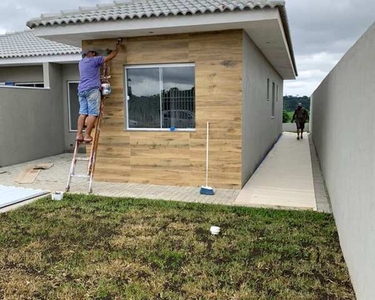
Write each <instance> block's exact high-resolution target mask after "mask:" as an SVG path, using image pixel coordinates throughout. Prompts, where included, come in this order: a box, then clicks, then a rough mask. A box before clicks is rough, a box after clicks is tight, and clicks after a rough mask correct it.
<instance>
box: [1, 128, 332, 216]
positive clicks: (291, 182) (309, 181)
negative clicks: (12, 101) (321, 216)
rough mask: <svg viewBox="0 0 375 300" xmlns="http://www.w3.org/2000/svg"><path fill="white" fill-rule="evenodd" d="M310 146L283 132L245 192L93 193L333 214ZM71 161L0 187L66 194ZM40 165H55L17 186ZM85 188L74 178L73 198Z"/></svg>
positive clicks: (101, 187) (135, 189)
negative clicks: (39, 170)
mask: <svg viewBox="0 0 375 300" xmlns="http://www.w3.org/2000/svg"><path fill="white" fill-rule="evenodd" d="M311 145H312V144H311V143H309V140H308V139H307V138H305V139H304V140H303V141H297V140H296V135H295V134H291V133H284V134H283V136H282V138H281V139H280V141H279V142H278V143H277V144H276V145H275V147H274V149H273V150H272V151H271V152H270V153H269V155H268V156H267V158H266V159H265V161H264V162H263V163H262V165H261V166H260V167H259V169H258V170H257V171H256V172H255V174H254V175H253V176H252V178H251V179H250V181H249V182H248V183H247V184H246V186H245V187H244V189H243V190H242V191H239V190H229V189H215V195H214V196H203V195H200V193H199V190H200V188H199V187H177V186H158V185H146V184H135V183H106V182H94V194H96V195H102V196H114V197H135V198H148V199H164V200H174V201H183V202H199V203H215V204H224V205H241V206H256V207H274V208H288V209H312V210H318V211H323V212H331V209H330V205H329V199H328V197H327V196H326V191H325V188H324V182H323V178H322V176H321V172H320V168H319V163H318V159H317V157H316V154H315V149H314V148H313V146H311ZM71 158H72V154H62V155H57V156H53V157H48V158H44V159H40V160H36V161H33V162H28V163H25V164H19V165H14V166H10V167H5V168H1V169H0V171H1V172H0V173H2V172H5V173H3V174H0V185H5V186H22V187H26V188H34V189H43V190H47V191H59V190H60V191H64V190H65V185H66V181H67V178H68V173H69V168H70V163H71ZM40 163H53V164H54V165H53V167H52V168H51V169H49V170H43V171H41V173H40V174H39V176H38V177H37V179H36V180H35V182H34V183H32V184H17V183H15V182H14V180H15V179H16V178H17V176H18V175H19V174H20V173H21V172H22V171H23V170H25V169H26V168H27V167H28V166H34V165H36V164H40ZM83 166H84V164H82V162H81V167H79V168H78V169H77V173H84V171H85V168H83ZM78 180H79V181H78ZM87 189H88V184H87V181H86V180H85V179H74V183H72V185H71V192H72V193H87Z"/></svg>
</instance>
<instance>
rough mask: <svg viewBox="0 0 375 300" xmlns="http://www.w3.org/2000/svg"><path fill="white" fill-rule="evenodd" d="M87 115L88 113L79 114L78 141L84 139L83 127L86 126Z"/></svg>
mask: <svg viewBox="0 0 375 300" xmlns="http://www.w3.org/2000/svg"><path fill="white" fill-rule="evenodd" d="M86 118H87V116H86V115H79V117H78V122H77V138H76V139H77V141H82V140H83V134H82V130H83V127H84V126H85V121H86Z"/></svg>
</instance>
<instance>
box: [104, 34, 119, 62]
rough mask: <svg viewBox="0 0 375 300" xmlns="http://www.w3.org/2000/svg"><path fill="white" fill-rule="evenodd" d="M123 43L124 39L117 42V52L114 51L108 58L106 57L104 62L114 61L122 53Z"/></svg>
mask: <svg viewBox="0 0 375 300" xmlns="http://www.w3.org/2000/svg"><path fill="white" fill-rule="evenodd" d="M121 41H122V39H118V40H117V44H116V50H113V51H112V52H111V53H110V54H109V55H108V56H106V57H104V62H105V63H106V62H109V61H110V60H112V59H114V58H115V57H116V56H117V54H118V53H119V52H120V49H121Z"/></svg>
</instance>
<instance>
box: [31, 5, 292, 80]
mask: <svg viewBox="0 0 375 300" xmlns="http://www.w3.org/2000/svg"><path fill="white" fill-rule="evenodd" d="M122 1H123V2H118V1H114V2H113V3H110V4H98V5H96V6H94V7H80V8H79V9H78V10H65V11H61V12H60V13H57V14H42V15H41V16H40V17H39V18H36V19H32V20H30V21H28V22H27V26H28V27H30V28H31V29H37V30H39V29H40V30H43V28H44V29H46V30H47V29H48V28H51V29H56V27H59V28H63V27H64V28H65V27H75V26H72V25H79V24H80V25H84V24H92V25H94V24H98V23H103V24H104V23H106V24H111V23H113V21H124V20H128V21H129V20H135V21H136V20H140V19H143V20H150V21H152V19H159V20H162V19H166V18H167V17H176V16H179V17H184V16H192V15H195V16H197V17H198V16H199V15H208V14H210V15H212V16H217V15H219V14H222V15H223V16H224V15H225V16H226V15H227V14H226V13H230V12H245V11H252V10H262V9H278V11H279V13H280V17H281V21H282V26H283V29H284V33H285V38H286V42H287V46H288V48H289V52H290V60H291V62H292V65H293V68H294V73H295V74H296V75H297V66H296V62H295V57H294V51H293V45H292V40H291V35H290V31H289V24H288V18H287V13H286V9H285V1H279V0H277V1H275V0H253V1H249V0H122ZM127 27H128V26H127ZM130 27H131V26H129V28H130ZM60 34H61V33H60ZM46 36H48V34H46ZM48 37H49V38H51V39H53V34H52V35H50V36H48ZM64 42H66V41H64Z"/></svg>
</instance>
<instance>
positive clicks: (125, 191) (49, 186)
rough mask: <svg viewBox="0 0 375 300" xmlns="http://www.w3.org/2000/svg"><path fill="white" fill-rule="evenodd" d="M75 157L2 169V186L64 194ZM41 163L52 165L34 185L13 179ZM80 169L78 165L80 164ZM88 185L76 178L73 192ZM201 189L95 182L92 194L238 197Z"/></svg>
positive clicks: (228, 200)
mask: <svg viewBox="0 0 375 300" xmlns="http://www.w3.org/2000/svg"><path fill="white" fill-rule="evenodd" d="M71 159H72V154H62V155H57V156H53V157H48V158H44V159H39V160H35V161H32V162H28V163H25V164H19V165H14V166H10V167H5V168H2V169H1V171H5V172H6V173H4V174H0V185H7V186H22V187H28V188H35V189H43V190H48V191H64V190H65V186H66V181H67V179H68V174H69V168H70V163H71ZM40 163H53V164H54V165H53V167H52V168H51V169H49V170H43V171H41V173H40V174H39V176H38V177H37V179H36V180H35V182H34V183H32V184H17V183H15V182H14V180H15V179H16V178H17V176H18V175H19V174H20V173H21V172H22V171H23V170H25V169H26V168H27V167H28V166H34V165H37V164H40ZM78 166H79V165H78ZM80 166H81V167H77V171H76V173H84V172H85V168H83V166H84V163H82V162H81V165H80ZM87 190H88V183H87V181H86V180H85V179H77V178H74V179H73V183H72V185H71V192H72V193H87ZM199 191H200V188H199V187H178V186H160V185H147V184H135V183H108V182H94V188H93V192H94V194H96V195H102V196H111V197H112V196H113V197H136V198H148V199H164V200H174V201H184V202H200V203H215V204H225V205H231V204H233V202H234V200H235V199H236V198H237V196H238V194H239V192H240V191H239V190H230V189H215V195H214V196H204V195H200V193H199Z"/></svg>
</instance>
